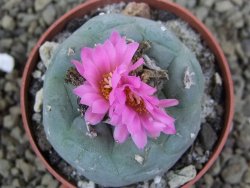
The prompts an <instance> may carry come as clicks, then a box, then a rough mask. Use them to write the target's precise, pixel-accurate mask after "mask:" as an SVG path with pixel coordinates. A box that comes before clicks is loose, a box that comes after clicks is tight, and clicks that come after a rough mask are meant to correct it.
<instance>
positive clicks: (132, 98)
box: [125, 87, 147, 114]
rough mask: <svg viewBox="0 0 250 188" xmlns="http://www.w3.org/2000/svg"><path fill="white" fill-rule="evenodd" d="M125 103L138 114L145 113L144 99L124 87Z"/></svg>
mask: <svg viewBox="0 0 250 188" xmlns="http://www.w3.org/2000/svg"><path fill="white" fill-rule="evenodd" d="M125 93H126V104H127V105H128V106H130V107H132V108H133V109H134V110H135V111H136V112H138V113H139V114H142V113H146V112H147V109H146V107H145V104H144V101H143V99H142V98H141V97H139V96H138V95H136V94H134V93H132V92H131V90H130V89H129V88H128V87H126V88H125Z"/></svg>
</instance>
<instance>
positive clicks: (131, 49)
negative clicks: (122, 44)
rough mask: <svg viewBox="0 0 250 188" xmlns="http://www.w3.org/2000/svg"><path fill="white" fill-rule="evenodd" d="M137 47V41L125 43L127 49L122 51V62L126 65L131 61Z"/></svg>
mask: <svg viewBox="0 0 250 188" xmlns="http://www.w3.org/2000/svg"><path fill="white" fill-rule="evenodd" d="M138 47H139V43H137V42H132V43H129V44H127V49H126V51H125V52H124V55H123V59H122V64H126V65H128V64H129V63H131V60H132V58H133V56H134V54H135V52H136V50H137V49H138Z"/></svg>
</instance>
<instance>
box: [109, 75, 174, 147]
mask: <svg viewBox="0 0 250 188" xmlns="http://www.w3.org/2000/svg"><path fill="white" fill-rule="evenodd" d="M155 92H156V89H155V88H152V87H150V86H149V85H147V84H145V83H144V82H142V81H141V79H140V78H138V77H135V76H123V77H122V78H121V79H120V83H119V85H118V86H117V87H116V88H115V89H114V91H113V93H114V99H113V104H112V106H111V110H110V112H109V116H110V118H111V120H110V123H111V124H112V125H113V126H115V130H114V138H115V140H116V141H118V142H119V143H123V142H124V141H125V140H126V139H127V137H128V135H129V134H130V135H131V137H132V139H133V141H134V143H135V144H136V146H137V147H138V148H140V149H142V148H144V146H145V145H146V144H147V136H150V137H153V138H156V137H158V136H159V135H160V133H161V132H163V133H165V134H175V133H176V130H175V126H174V122H175V120H174V118H172V117H171V116H169V115H168V114H167V113H166V111H165V110H164V108H166V107H171V106H175V105H177V104H178V101H177V100H175V99H164V100H159V99H157V98H156V97H154V96H153V94H154V93H155Z"/></svg>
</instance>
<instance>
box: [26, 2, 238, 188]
mask: <svg viewBox="0 0 250 188" xmlns="http://www.w3.org/2000/svg"><path fill="white" fill-rule="evenodd" d="M122 1H123V2H130V1H131V0H108V1H104V0H89V1H87V2H85V3H83V4H81V5H79V6H77V7H76V8H74V9H72V10H71V11H69V12H68V13H66V14H65V15H63V16H62V17H61V18H59V19H58V20H57V21H56V22H55V23H54V24H53V25H52V26H51V27H50V28H49V29H48V30H47V31H46V32H45V33H44V34H43V36H42V37H41V38H40V40H39V41H38V42H37V44H36V46H35V47H34V49H33V51H32V52H31V54H30V56H29V59H28V61H27V64H26V67H25V70H24V73H23V80H22V88H21V109H22V118H23V124H24V128H25V130H26V133H27V135H28V137H29V140H30V143H31V145H32V148H33V150H34V151H35V153H36V155H37V156H38V157H39V158H40V159H41V161H42V162H43V163H44V165H45V166H46V168H47V169H48V171H49V172H50V173H51V174H53V176H54V177H55V178H57V179H58V180H59V181H60V182H61V183H62V185H63V186H64V187H75V185H73V184H72V183H71V182H69V181H67V180H66V179H65V178H64V177H63V176H62V175H60V174H59V173H58V172H57V171H55V169H53V168H52V167H51V166H50V164H49V163H48V161H47V160H46V159H45V158H44V156H43V155H42V153H41V152H40V150H39V148H38V146H37V145H36V143H35V139H34V137H33V135H32V132H31V130H30V128H29V127H30V126H31V117H30V114H31V113H30V108H29V107H30V106H29V101H28V90H29V84H30V79H31V74H32V71H33V70H34V68H35V66H36V63H37V62H38V58H39V56H38V55H39V47H40V46H41V45H42V44H43V43H44V42H45V41H49V40H51V39H52V38H53V37H54V36H55V35H56V34H58V33H59V32H60V31H62V30H63V28H64V26H65V25H66V23H68V22H69V21H70V20H72V19H74V18H79V17H83V16H84V15H85V14H87V13H89V12H90V11H92V10H95V9H97V8H98V7H101V6H104V5H107V4H112V3H119V2H122ZM134 1H136V2H145V3H147V4H149V5H150V6H151V7H152V8H155V9H162V10H166V11H169V12H172V13H174V14H176V15H177V16H179V17H180V18H182V19H183V20H185V21H186V22H188V23H189V24H190V25H191V26H192V27H193V28H194V29H195V30H196V31H197V32H198V33H200V35H201V37H202V39H203V40H205V41H206V43H207V44H208V46H209V48H210V49H211V50H212V52H213V53H214V54H215V56H216V60H217V61H216V62H217V63H218V66H219V68H220V71H221V74H222V79H223V83H224V89H225V94H226V96H225V114H224V126H223V130H222V134H221V135H220V138H219V140H218V142H217V145H216V147H215V148H214V153H213V154H212V155H211V157H210V159H209V161H208V162H207V163H206V165H205V166H204V168H203V169H202V170H200V171H199V173H198V174H197V176H196V177H195V178H194V179H193V180H191V181H190V182H188V183H187V184H186V185H184V186H183V187H186V188H187V187H190V186H191V185H193V184H194V183H195V182H196V181H198V180H199V179H200V178H201V177H202V176H203V175H204V174H205V173H206V171H207V170H208V169H209V168H210V167H211V166H212V164H213V163H214V161H215V160H216V158H217V157H218V155H219V154H220V152H221V150H222V148H223V146H224V144H225V142H226V140H227V137H228V134H229V132H230V129H231V122H232V118H233V109H234V95H233V83H232V79H231V74H230V70H229V67H228V63H227V61H226V58H225V56H224V54H223V52H222V50H221V48H220V46H219V44H218V43H217V41H216V40H215V39H214V37H213V36H212V34H211V33H210V31H209V30H208V29H207V28H206V27H205V26H204V25H203V24H202V23H201V22H200V21H199V20H198V19H197V18H196V17H195V16H193V15H192V14H191V13H190V12H189V11H188V10H186V9H184V8H182V7H181V6H179V5H177V4H175V3H173V2H171V1H168V0H154V1H148V0H134Z"/></svg>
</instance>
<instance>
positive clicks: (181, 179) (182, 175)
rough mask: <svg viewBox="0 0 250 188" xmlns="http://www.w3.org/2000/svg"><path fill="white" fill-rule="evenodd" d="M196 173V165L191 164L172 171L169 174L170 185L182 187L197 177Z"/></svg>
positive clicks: (171, 186) (172, 187)
mask: <svg viewBox="0 0 250 188" xmlns="http://www.w3.org/2000/svg"><path fill="white" fill-rule="evenodd" d="M196 173H197V172H196V169H195V166H194V165H189V166H187V167H185V168H183V169H181V170H179V171H176V172H173V171H170V172H169V173H168V174H167V179H168V185H169V187H170V188H177V187H180V186H182V185H184V184H185V183H187V182H188V181H190V180H192V179H193V178H195V176H196Z"/></svg>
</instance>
